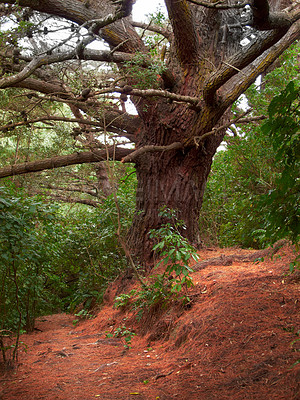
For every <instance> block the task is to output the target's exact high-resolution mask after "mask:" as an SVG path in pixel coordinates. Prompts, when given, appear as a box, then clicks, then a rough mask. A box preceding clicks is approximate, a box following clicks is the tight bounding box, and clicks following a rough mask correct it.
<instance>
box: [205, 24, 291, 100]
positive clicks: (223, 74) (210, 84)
mask: <svg viewBox="0 0 300 400" xmlns="http://www.w3.org/2000/svg"><path fill="white" fill-rule="evenodd" d="M285 34H286V30H285V29H282V30H280V31H272V32H268V33H262V36H261V37H260V38H258V39H257V40H256V41H255V42H254V43H253V44H249V45H248V46H247V47H245V48H243V49H242V50H240V51H239V52H238V53H236V54H234V55H233V56H232V57H230V58H229V59H227V60H225V61H226V62H224V63H223V64H222V65H221V66H220V68H219V69H218V70H217V71H216V72H215V73H213V74H212V75H211V76H210V78H209V79H208V80H207V82H206V84H205V87H204V90H203V98H204V100H205V102H206V104H208V105H212V104H214V103H215V102H216V92H217V90H218V89H219V88H220V87H221V86H222V85H224V84H225V83H226V82H227V81H228V80H229V79H230V78H232V77H233V76H234V75H236V74H237V73H238V71H239V70H242V69H243V68H245V67H247V66H248V65H249V64H250V63H251V62H253V61H254V60H255V59H256V58H257V57H259V56H260V55H261V54H262V53H264V52H265V51H266V50H268V49H269V48H270V47H271V46H273V45H274V44H275V43H277V42H278V41H279V40H280V39H281V38H282V37H283V36H284V35H285ZM274 59H275V58H274ZM244 74H245V72H244Z"/></svg>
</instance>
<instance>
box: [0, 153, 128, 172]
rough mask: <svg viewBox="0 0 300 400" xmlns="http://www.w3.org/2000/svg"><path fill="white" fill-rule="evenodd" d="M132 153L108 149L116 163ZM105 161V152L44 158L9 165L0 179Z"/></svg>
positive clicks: (0, 170) (1, 169) (3, 169)
mask: <svg viewBox="0 0 300 400" xmlns="http://www.w3.org/2000/svg"><path fill="white" fill-rule="evenodd" d="M131 152H132V150H131V149H125V148H120V147H116V148H115V147H110V148H109V149H108V154H109V157H111V158H114V159H115V160H117V161H121V160H122V159H123V158H124V157H126V156H127V155H128V154H130V153H131ZM106 159H107V150H106V149H104V150H94V151H89V152H82V153H73V154H68V155H64V156H57V157H52V158H46V159H44V160H39V161H32V162H28V163H24V164H17V165H11V166H8V167H4V168H0V178H5V177H7V176H15V175H22V174H27V173H30V172H39V171H44V170H46V169H54V168H61V167H66V166H68V165H75V164H85V163H92V162H99V161H102V160H106Z"/></svg>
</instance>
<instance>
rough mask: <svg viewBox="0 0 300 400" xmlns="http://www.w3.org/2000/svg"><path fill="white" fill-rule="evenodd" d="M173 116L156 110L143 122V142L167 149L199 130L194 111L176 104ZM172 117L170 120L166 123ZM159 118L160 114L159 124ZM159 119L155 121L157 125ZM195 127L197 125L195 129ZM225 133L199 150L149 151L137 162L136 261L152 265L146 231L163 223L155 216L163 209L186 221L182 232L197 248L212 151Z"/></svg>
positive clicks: (131, 244)
mask: <svg viewBox="0 0 300 400" xmlns="http://www.w3.org/2000/svg"><path fill="white" fill-rule="evenodd" d="M169 107H173V113H172V112H169V113H168V114H165V113H164V112H162V111H160V112H159V113H158V114H157V115H156V117H154V116H153V117H152V118H150V121H148V123H146V126H147V125H148V128H147V129H146V131H145V132H143V135H142V137H143V140H147V144H149V143H151V144H154V145H159V146H163V145H165V146H166V145H168V144H170V143H174V142H176V140H177V138H178V137H181V140H182V138H183V137H186V138H187V139H188V137H189V134H190V132H191V130H192V129H193V128H196V127H197V116H195V112H194V111H190V110H187V109H186V107H185V112H184V113H183V112H182V107H181V106H178V105H177V106H176V110H175V108H174V106H169ZM166 115H168V118H169V117H170V115H172V116H173V117H172V119H173V121H171V120H170V118H169V119H168V121H166V117H165V116H166ZM159 116H161V118H160V121H159ZM157 121H158V122H157ZM197 128H198V127H197ZM224 133H225V132H224V131H221V132H218V134H214V135H210V136H208V137H207V138H206V140H204V141H203V142H200V144H199V146H198V147H195V146H191V147H186V148H184V149H179V150H171V151H165V152H159V153H158V152H151V153H150V152H148V153H145V154H143V155H141V156H140V157H138V159H137V160H136V172H137V180H138V186H137V192H136V213H135V215H134V220H133V224H132V227H131V230H130V232H129V237H128V244H129V247H130V249H131V250H132V253H133V255H134V256H135V257H137V258H138V259H139V260H142V261H144V262H146V263H147V262H151V260H152V257H153V251H152V247H153V243H152V241H151V240H150V238H149V231H150V230H151V229H157V228H159V227H160V226H161V224H162V223H163V222H165V221H162V219H161V217H160V216H159V215H158V213H159V211H160V209H161V208H162V207H163V206H167V207H168V208H170V209H173V210H176V215H177V218H178V219H179V220H182V221H184V224H185V228H184V229H183V231H182V234H183V235H184V236H185V237H186V238H187V239H188V240H189V241H190V242H191V243H192V244H193V245H195V246H196V247H199V246H200V245H201V238H200V235H199V222H198V221H199V215H200V209H201V206H202V200H203V195H204V190H205V186H206V181H207V178H208V174H209V172H210V169H211V164H212V159H213V156H214V154H215V152H216V149H217V148H218V146H219V145H220V143H221V141H222V138H223V136H224Z"/></svg>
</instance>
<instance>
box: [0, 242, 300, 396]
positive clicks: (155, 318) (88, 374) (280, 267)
mask: <svg viewBox="0 0 300 400" xmlns="http://www.w3.org/2000/svg"><path fill="white" fill-rule="evenodd" d="M233 253H234V254H239V255H249V254H251V253H253V251H251V250H240V249H211V250H208V249H206V250H203V251H200V252H199V255H200V257H201V259H202V260H207V259H211V258H216V257H220V256H221V255H223V256H224V260H225V261H226V257H225V256H227V255H229V254H233ZM293 257H295V255H294V254H293V250H292V249H291V248H290V247H289V246H284V247H283V248H281V249H280V250H279V252H278V253H276V254H275V255H273V257H272V258H268V257H267V258H265V259H264V261H262V262H259V263H254V262H243V261H238V262H235V261H234V262H232V263H231V265H225V266H222V265H217V266H216V265H215V266H210V265H209V263H208V264H206V265H205V267H203V269H201V270H198V271H196V272H194V273H193V280H194V287H193V288H191V289H190V290H189V296H190V298H191V299H192V302H191V304H190V306H189V308H183V307H182V306H181V307H180V306H178V305H176V304H174V305H173V306H172V307H171V308H169V309H168V310H163V309H160V310H157V311H156V312H154V311H152V312H150V311H149V312H148V313H147V315H145V316H144V317H143V319H142V321H141V323H140V324H138V323H137V322H136V318H135V317H134V316H133V315H132V314H131V313H130V312H121V311H120V310H115V309H114V308H113V307H112V304H113V298H114V296H115V294H116V293H117V292H118V290H119V289H118V288H119V287H120V285H121V284H124V280H123V281H122V280H119V281H117V282H115V284H114V285H113V286H112V287H111V288H110V290H109V291H108V292H107V294H106V296H105V304H104V306H103V307H102V309H101V310H100V311H99V313H98V314H97V316H96V317H95V318H93V319H90V320H84V321H80V322H79V323H78V324H77V325H75V326H74V323H73V322H74V320H75V318H76V317H74V316H72V315H66V314H57V315H51V316H45V317H42V318H39V319H38V320H37V322H36V329H35V331H34V332H33V333H30V334H25V335H22V337H21V341H22V342H23V343H24V345H26V349H27V350H26V351H25V348H24V347H23V349H22V350H20V354H19V360H18V366H17V368H15V369H14V370H12V371H9V372H6V373H5V374H2V376H0V399H1V400H17V399H22V400H42V399H47V400H54V399H55V400H56V399H57V400H92V399H97V398H99V399H104V400H105V399H107V400H119V399H120V400H121V399H122V400H127V399H128V400H130V399H136V400H139V399H140V400H142V399H144V400H199V399H200V400H213V399H218V400H227V399H228V400H229V399H230V400H241V399H249V400H250V399H251V400H271V399H272V400H279V399H280V400H296V399H299V398H300V363H298V364H297V363H296V362H297V360H299V359H300V353H299V351H300V342H299V341H295V340H297V339H298V340H299V338H300V337H299V336H297V332H298V331H299V329H300V313H299V308H300V297H299V294H300V274H299V271H297V272H296V273H294V274H292V275H287V272H288V270H289V263H290V261H291V260H292V259H293ZM221 258H222V257H221ZM224 264H230V263H228V262H224ZM130 285H131V286H132V285H134V283H133V282H132V280H129V279H128V282H127V290H130V288H131V286H130ZM122 289H124V288H122ZM123 325H125V326H126V327H127V329H128V330H131V331H134V332H135V333H136V336H134V337H133V338H132V342H131V348H130V349H126V348H125V347H124V344H125V341H124V338H123V337H121V338H119V337H108V336H110V335H108V336H107V334H108V333H112V334H113V333H114V332H115V331H116V330H117V329H118V327H122V326H123ZM294 364H295V365H294Z"/></svg>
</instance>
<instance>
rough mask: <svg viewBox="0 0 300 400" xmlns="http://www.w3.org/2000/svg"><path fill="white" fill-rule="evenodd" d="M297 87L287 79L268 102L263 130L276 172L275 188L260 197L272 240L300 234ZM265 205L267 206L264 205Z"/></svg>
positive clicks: (299, 100)
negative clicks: (273, 158) (287, 81)
mask: <svg viewBox="0 0 300 400" xmlns="http://www.w3.org/2000/svg"><path fill="white" fill-rule="evenodd" d="M299 89H300V87H299V86H297V85H295V83H294V82H290V83H289V84H288V85H287V87H286V88H285V89H284V90H283V91H282V92H281V94H279V95H278V96H276V97H274V99H273V100H272V101H271V103H270V105H269V109H268V112H269V119H268V121H267V122H266V123H265V124H263V126H262V128H261V129H262V133H263V134H264V135H266V136H268V137H270V139H271V141H272V146H273V150H274V156H275V162H276V164H277V165H278V167H279V173H278V174H277V176H276V177H275V188H274V189H273V190H270V191H269V193H268V194H267V195H264V196H263V197H262V201H261V204H262V205H265V206H267V212H266V220H267V224H266V237H267V238H270V240H271V241H275V240H278V239H281V238H288V239H290V240H291V241H292V242H293V243H297V242H298V241H299V236H300V213H299V200H300V177H299V171H300V95H299ZM265 208H266V207H265Z"/></svg>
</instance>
